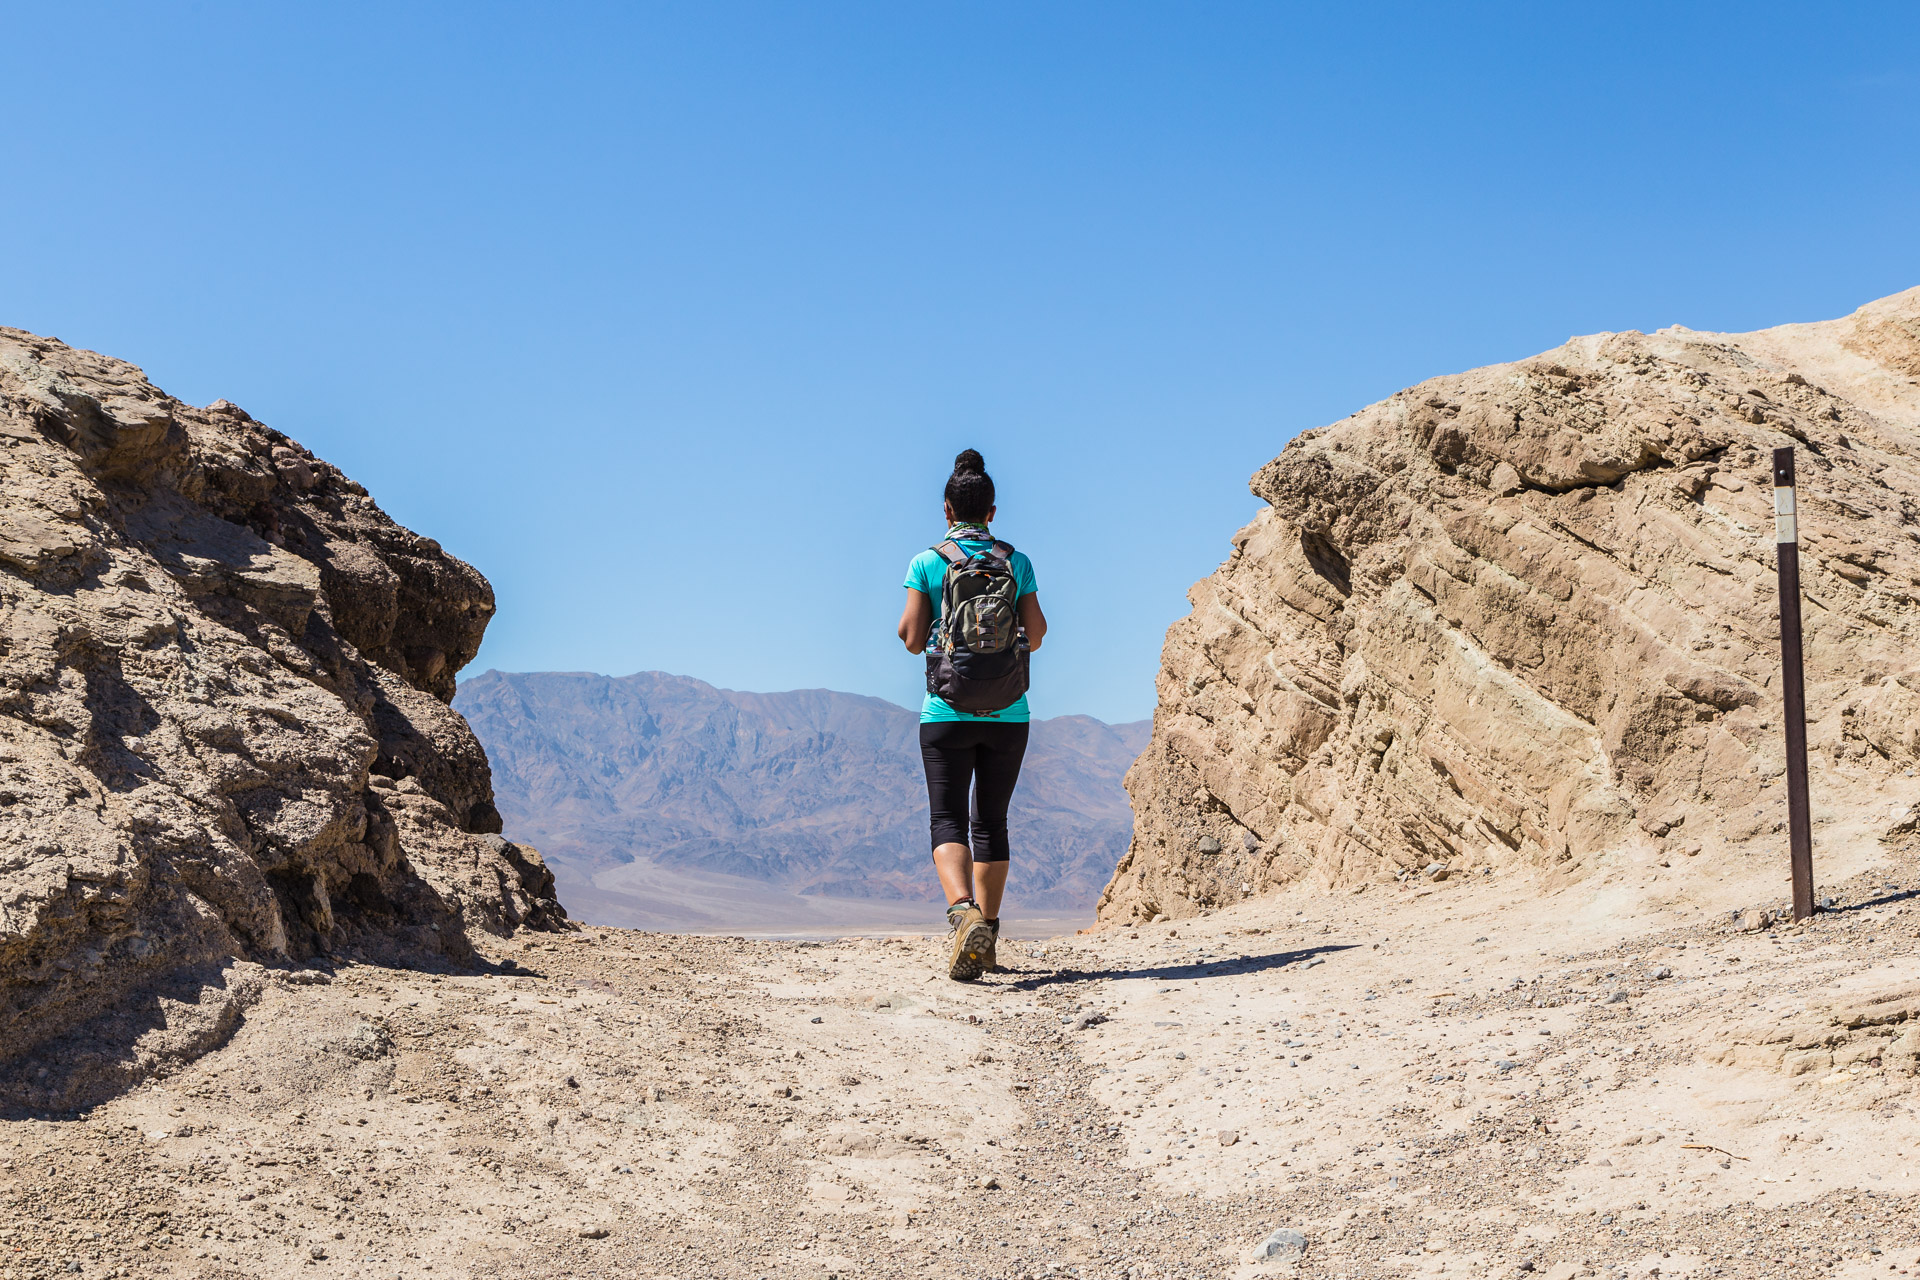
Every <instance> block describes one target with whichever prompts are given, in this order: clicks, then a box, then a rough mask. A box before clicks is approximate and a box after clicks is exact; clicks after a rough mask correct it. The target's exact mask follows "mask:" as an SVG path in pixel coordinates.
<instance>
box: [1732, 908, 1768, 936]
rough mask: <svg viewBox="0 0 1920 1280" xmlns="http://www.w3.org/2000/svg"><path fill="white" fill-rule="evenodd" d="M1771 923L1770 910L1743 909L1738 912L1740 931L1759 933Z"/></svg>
mask: <svg viewBox="0 0 1920 1280" xmlns="http://www.w3.org/2000/svg"><path fill="white" fill-rule="evenodd" d="M1772 925H1773V912H1771V911H1759V910H1754V911H1744V912H1742V913H1741V914H1740V919H1739V929H1740V932H1742V933H1759V932H1760V931H1761V930H1763V929H1767V928H1771V927H1772Z"/></svg>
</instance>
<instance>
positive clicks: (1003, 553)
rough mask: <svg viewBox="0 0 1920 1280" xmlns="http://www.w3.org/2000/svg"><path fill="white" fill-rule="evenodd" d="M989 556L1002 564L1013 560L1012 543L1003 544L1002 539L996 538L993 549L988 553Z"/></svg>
mask: <svg viewBox="0 0 1920 1280" xmlns="http://www.w3.org/2000/svg"><path fill="white" fill-rule="evenodd" d="M987 554H988V555H990V556H992V557H993V558H994V559H995V560H998V561H999V562H1000V563H1001V564H1005V563H1006V562H1007V561H1008V560H1011V559H1012V558H1013V544H1012V543H1011V542H1002V541H1000V539H998V538H995V539H994V540H993V549H992V550H990V551H988V552H987Z"/></svg>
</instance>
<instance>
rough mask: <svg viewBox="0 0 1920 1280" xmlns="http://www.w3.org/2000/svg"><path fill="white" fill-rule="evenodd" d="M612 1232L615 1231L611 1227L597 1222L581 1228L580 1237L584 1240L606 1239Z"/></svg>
mask: <svg viewBox="0 0 1920 1280" xmlns="http://www.w3.org/2000/svg"><path fill="white" fill-rule="evenodd" d="M612 1234H613V1232H612V1231H611V1230H610V1229H609V1228H607V1227H603V1226H601V1225H600V1224H599V1223H597V1222H596V1223H593V1224H592V1225H590V1226H585V1227H582V1228H580V1238H581V1239H582V1240H605V1239H606V1238H607V1237H608V1236H610V1235H612Z"/></svg>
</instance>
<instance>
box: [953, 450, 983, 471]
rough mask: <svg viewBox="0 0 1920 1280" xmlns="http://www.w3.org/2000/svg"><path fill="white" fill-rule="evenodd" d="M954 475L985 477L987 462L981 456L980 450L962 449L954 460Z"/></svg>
mask: <svg viewBox="0 0 1920 1280" xmlns="http://www.w3.org/2000/svg"><path fill="white" fill-rule="evenodd" d="M953 473H954V474H955V475H957V476H983V475H985V474H987V460H986V459H985V458H983V457H981V456H980V451H979V450H978V449H962V450H961V451H960V454H959V456H958V457H956V458H955V459H954V460H953Z"/></svg>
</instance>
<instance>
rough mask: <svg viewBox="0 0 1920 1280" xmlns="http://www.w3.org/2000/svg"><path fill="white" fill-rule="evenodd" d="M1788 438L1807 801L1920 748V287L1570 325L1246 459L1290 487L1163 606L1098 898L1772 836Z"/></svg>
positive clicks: (1122, 909)
mask: <svg viewBox="0 0 1920 1280" xmlns="http://www.w3.org/2000/svg"><path fill="white" fill-rule="evenodd" d="M1782 445H1795V446H1797V448H1798V460H1799V473H1800V512H1801V515H1800V528H1801V539H1802V549H1801V563H1802V574H1803V581H1804V596H1805V626H1806V643H1807V681H1808V707H1809V712H1808V714H1809V719H1810V721H1811V724H1810V726H1809V734H1810V741H1811V743H1812V749H1813V753H1814V757H1815V760H1814V784H1813V785H1814V793H1815V804H1816V807H1818V806H1819V804H1820V799H1819V798H1820V796H1822V795H1832V794H1835V793H1836V792H1835V788H1837V787H1843V786H1845V785H1846V784H1847V783H1848V782H1849V781H1854V780H1861V779H1872V778H1884V777H1885V776H1887V775H1889V774H1890V773H1894V772H1898V771H1904V770H1906V769H1908V768H1910V767H1911V766H1913V765H1914V764H1915V762H1916V755H1920V696H1917V695H1916V690H1920V657H1917V656H1916V654H1917V650H1916V640H1920V634H1917V628H1920V506H1916V501H1917V500H1916V498H1915V496H1914V495H1916V494H1920V290H1910V291H1908V292H1906V293H1902V294H1899V295H1896V296H1894V297H1891V298H1887V299H1883V300H1882V301H1880V302H1876V303H1873V304H1871V305H1869V306H1867V307H1864V308H1862V309H1861V310H1860V311H1858V312H1857V313H1855V314H1854V315H1852V316H1848V317H1846V318H1844V319H1841V320H1835V321H1828V322H1823V323H1818V324H1807V325H1791V326H1786V327H1783V328H1778V329H1770V330H1765V331H1762V332H1758V333H1750V334H1739V335H1728V334H1711V333H1697V332H1692V331H1689V330H1686V329H1680V328H1674V329H1666V330H1662V331H1660V332H1658V333H1653V334H1642V333H1633V332H1629V333H1611V334H1600V335H1596V336H1593V337H1584V338H1575V339H1573V340H1571V341H1569V342H1568V343H1567V344H1566V345H1565V346H1563V347H1560V348H1558V349H1557V350H1554V351H1550V352H1547V353H1545V354H1544V355H1540V356H1536V357H1534V358H1532V359H1529V360H1522V361H1520V362H1518V363H1515V364H1507V365H1496V366H1492V367H1489V368H1485V369H1478V370H1474V371H1473V372H1470V373H1465V374H1459V375H1456V376H1452V377H1444V378H1436V379H1434V380H1432V381H1430V382H1426V383H1422V384H1421V385H1419V386H1417V387H1414V388H1412V389H1410V390H1407V391H1403V392H1401V393H1399V394H1398V395H1395V396H1393V397H1391V398H1390V399H1388V400H1385V401H1383V402H1381V403H1379V404H1376V405H1373V406H1372V407H1370V408H1368V409H1365V410H1363V411H1362V412H1360V413H1357V414H1355V415H1354V416H1352V417H1351V418H1348V419H1346V420H1345V421H1343V422H1340V423H1336V424H1334V425H1332V426H1329V427H1323V428H1320V429H1318V430H1314V431H1308V432H1305V433H1303V434H1302V435H1301V436H1299V437H1298V438H1297V439H1295V440H1293V441H1292V442H1290V443H1289V444H1288V445H1287V447H1286V450H1285V451H1284V452H1283V453H1282V454H1281V455H1280V456H1279V457H1278V458H1276V459H1274V460H1273V461H1272V462H1271V463H1269V464H1268V465H1267V466H1265V467H1264V468H1262V469H1261V470H1260V472H1259V473H1258V474H1257V475H1255V476H1254V478H1253V485H1252V487H1253V491H1254V493H1255V494H1256V495H1258V496H1259V497H1260V498H1262V499H1264V500H1265V501H1266V502H1267V503H1268V504H1269V505H1268V507H1267V509H1266V510H1264V511H1262V512H1261V513H1260V515H1258V516H1257V517H1256V518H1255V519H1254V521H1253V522H1252V523H1251V524H1249V525H1248V526H1247V527H1246V528H1244V529H1242V530H1241V531H1240V532H1239V534H1238V535H1237V536H1236V537H1235V538H1234V540H1233V553H1232V555H1231V557H1230V558H1229V559H1228V560H1227V562H1226V563H1225V564H1224V565H1222V566H1221V568H1220V569H1219V570H1218V571H1217V572H1216V573H1215V574H1214V575H1213V576H1212V577H1210V578H1208V579H1206V580H1205V581H1203V582H1201V583H1199V584H1198V585H1197V586H1196V587H1194V589H1193V590H1192V592H1191V593H1190V595H1189V599H1190V601H1191V603H1192V605H1193V612H1192V613H1191V614H1189V615H1188V616H1187V617H1185V618H1183V619H1182V620H1181V621H1179V622H1177V623H1175V624H1174V626H1173V627H1172V628H1171V629H1170V630H1169V632H1168V635H1167V642H1166V647H1165V651H1164V654H1163V657H1162V662H1161V670H1160V674H1159V705H1158V709H1157V711H1156V713H1155V717H1154V733H1153V739H1152V742H1151V743H1150V745H1149V746H1148V748H1147V750H1146V752H1145V753H1144V754H1143V755H1142V757H1141V759H1140V760H1139V762H1138V763H1137V764H1136V765H1135V766H1134V768H1133V770H1132V771H1131V773H1130V774H1129V776H1128V788H1129V791H1130V792H1131V794H1132V797H1133V802H1134V808H1135V813H1136V825H1135V832H1134V839H1133V843H1132V845H1131V846H1130V848H1129V851H1128V853H1127V856H1126V857H1125V858H1124V859H1123V860H1122V862H1121V864H1120V866H1119V869H1118V871H1117V873H1116V874H1115V876H1114V878H1113V881H1112V883H1111V884H1109V886H1108V888H1107V891H1106V894H1105V896H1104V897H1103V899H1102V906H1101V911H1102V914H1103V916H1104V917H1105V918H1109V919H1122V920H1124V919H1128V918H1140V917H1144V916H1151V915H1154V914H1157V913H1165V914H1168V915H1172V916H1176V917H1177V916H1181V915H1187V914H1192V913H1193V912H1195V911H1198V910H1201V909H1203V908H1205V907H1207V906H1209V905H1212V904H1217V903H1219V902H1221V901H1224V900H1228V899H1233V898H1238V897H1240V896H1243V895H1245V894H1251V893H1258V892H1261V891H1262V890H1264V889H1267V888H1270V887H1272V886H1275V885H1279V884H1284V883H1287V882H1290V881H1295V880H1299V879H1302V878H1311V879H1315V880H1318V881H1319V882H1321V883H1323V884H1326V885H1335V884H1365V883H1367V882H1371V881H1384V880H1388V879H1391V878H1393V877H1396V876H1405V875H1407V874H1409V873H1413V872H1416V871H1425V869H1427V868H1429V867H1434V871H1433V874H1434V875H1442V874H1459V873H1461V872H1469V873H1473V872H1481V871H1499V870H1501V869H1510V868H1521V867H1526V868H1536V869H1541V870H1545V871H1548V872H1551V873H1555V874H1560V875H1580V874H1583V873H1585V872H1587V871H1589V870H1591V869H1592V868H1593V867H1595V866H1596V865H1598V864H1599V863H1600V862H1601V861H1603V860H1605V859H1606V858H1607V857H1608V856H1610V854H1611V853H1613V852H1614V851H1617V850H1619V849H1621V848H1622V847H1623V846H1625V845H1628V844H1631V843H1635V842H1642V841H1659V840H1664V841H1667V842H1669V843H1670V844H1679V845H1682V846H1684V847H1685V848H1686V851H1687V852H1696V853H1697V852H1699V851H1700V850H1701V849H1702V848H1703V847H1704V848H1705V849H1707V850H1708V851H1709V852H1710V853H1713V852H1717V851H1720V850H1723V849H1725V848H1727V847H1729V846H1738V845H1740V844H1742V843H1744V842H1747V841H1751V840H1753V839H1754V838H1755V837H1757V836H1771V834H1772V833H1774V832H1775V831H1776V830H1778V829H1779V828H1780V825H1781V824H1782V822H1783V821H1784V817H1785V810H1784V800H1783V796H1782V793H1783V790H1784V789H1783V788H1782V787H1780V786H1778V785H1776V783H1775V780H1776V778H1777V777H1778V775H1779V774H1780V772H1781V770H1782V754H1783V748H1782V745H1781V726H1780V710H1779V698H1778V693H1777V667H1778V634H1779V622H1778V611H1777V607H1776V605H1777V601H1776V592H1775V586H1774V543H1773V537H1774V534H1773V520H1772V481H1771V472H1770V469H1769V468H1770V463H1771V451H1772V450H1773V449H1774V448H1775V447H1777V446H1782ZM1782 839H1783V838H1782ZM1435 864H1444V867H1445V870H1444V871H1443V870H1442V869H1441V868H1440V867H1438V866H1436V865H1435Z"/></svg>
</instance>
